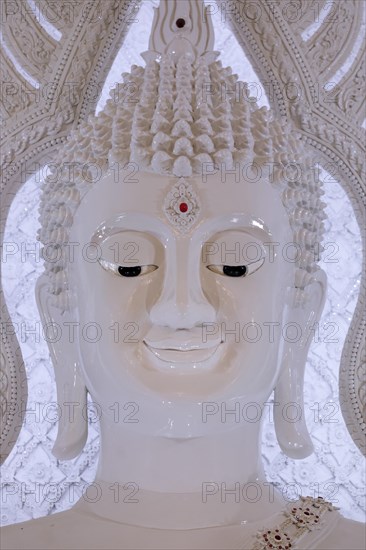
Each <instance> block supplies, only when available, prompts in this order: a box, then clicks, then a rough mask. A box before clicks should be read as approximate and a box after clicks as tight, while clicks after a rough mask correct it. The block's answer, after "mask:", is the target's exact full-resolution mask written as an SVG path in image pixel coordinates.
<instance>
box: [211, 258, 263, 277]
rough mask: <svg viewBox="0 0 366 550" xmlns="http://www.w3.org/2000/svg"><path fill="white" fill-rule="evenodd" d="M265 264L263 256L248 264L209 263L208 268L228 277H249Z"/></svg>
mask: <svg viewBox="0 0 366 550" xmlns="http://www.w3.org/2000/svg"><path fill="white" fill-rule="evenodd" d="M263 264H264V258H261V259H260V260H257V261H256V262H251V263H248V264H246V265H208V266H207V269H209V270H210V271H213V272H214V273H217V274H218V275H226V277H247V276H248V275H252V273H254V272H255V271H257V270H258V269H259V268H260V267H262V265H263Z"/></svg>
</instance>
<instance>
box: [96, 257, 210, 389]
mask: <svg viewBox="0 0 366 550" xmlns="http://www.w3.org/2000/svg"><path fill="white" fill-rule="evenodd" d="M176 256H177V254H176ZM183 257H184V254H183ZM186 257H187V255H186ZM98 267H99V266H98ZM176 276H177V275H176ZM196 280H197V279H196ZM169 282H170V281H169ZM162 284H163V283H162ZM189 288H190V289H191V287H190V286H189ZM195 289H196V290H195ZM168 290H169V289H168ZM193 291H195V294H194V300H193V303H194V305H195V306H197V304H198V308H197V309H199V308H200V307H202V300H200V297H197V285H196V286H194V285H193V290H192V292H193ZM167 296H168V297H171V296H170V294H169V292H167ZM173 300H174V297H173ZM178 301H179V300H178ZM173 303H174V302H173ZM111 305H113V304H112V301H111ZM169 311H172V308H169ZM183 312H184V307H183ZM163 313H164V310H163ZM165 313H166V311H165ZM201 314H202V309H201ZM159 315H160V317H159ZM182 318H183V319H184V322H186V323H187V321H189V322H188V325H189V326H190V325H192V323H194V320H192V319H189V320H188V319H187V317H185V318H184V315H178V316H176V315H175V316H174V317H173V318H169V317H168V318H166V315H162V311H160V312H159V314H158V315H156V316H155V317H154V316H153V319H154V321H155V322H156V323H157V324H159V321H160V322H161V320H162V319H164V322H165V321H166V322H168V325H170V326H171V327H174V328H175V330H176V329H177V328H182V327H181V326H180V325H181V322H182ZM122 319H123V318H122ZM184 330H190V328H187V326H185V327H184ZM154 337H156V336H154ZM160 345H161V344H160ZM175 345H176V346H178V347H179V341H178V342H177V341H176V342H175ZM178 353H184V352H179V351H178ZM164 362H165V363H166V362H167V361H164ZM158 364H159V363H158ZM168 364H169V361H168ZM183 368H184V362H183ZM159 388H160V386H159ZM98 390H99V388H98ZM116 391H117V390H116Z"/></svg>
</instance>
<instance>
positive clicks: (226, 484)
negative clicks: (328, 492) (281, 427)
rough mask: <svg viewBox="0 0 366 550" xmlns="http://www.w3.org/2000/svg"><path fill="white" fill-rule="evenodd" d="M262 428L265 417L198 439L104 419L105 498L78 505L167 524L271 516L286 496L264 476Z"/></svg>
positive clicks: (100, 480) (136, 521)
mask: <svg viewBox="0 0 366 550" xmlns="http://www.w3.org/2000/svg"><path fill="white" fill-rule="evenodd" d="M102 424H103V423H102ZM119 428H121V427H120V426H119ZM259 435H260V425H259V423H253V424H251V423H246V424H245V425H244V426H241V427H240V428H234V429H232V430H230V431H227V432H222V433H220V434H215V435H211V436H207V437H197V438H191V439H168V438H162V437H156V436H154V437H152V436H146V435H142V434H136V433H133V430H131V429H126V428H125V427H124V429H123V428H122V429H119V431H118V433H117V430H116V427H115V426H114V429H113V426H112V425H111V426H105V425H104V426H103V425H102V438H101V441H102V449H101V457H100V462H99V467H98V472H97V476H96V479H95V483H96V484H99V486H100V488H101V490H100V492H101V498H99V499H98V501H97V502H96V503H93V504H90V503H89V504H86V503H85V502H82V501H80V502H79V505H78V506H79V509H80V506H81V508H85V506H86V507H87V509H88V512H92V513H95V514H97V515H98V516H102V517H104V518H106V519H109V520H113V521H119V522H121V523H129V524H133V525H139V526H141V527H155V528H161V529H195V528H203V527H214V526H218V525H232V524H242V523H247V522H254V521H259V520H264V519H266V518H268V517H269V516H271V515H273V514H274V513H277V512H278V511H280V510H281V509H282V507H283V505H284V502H283V500H282V498H281V497H280V496H279V495H278V494H277V492H276V491H275V490H274V488H273V486H271V485H270V484H269V483H268V482H266V480H265V477H264V472H263V467H262V464H261V460H260V454H259ZM108 449H113V453H111V452H109V451H108Z"/></svg>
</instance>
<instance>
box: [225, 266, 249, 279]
mask: <svg viewBox="0 0 366 550" xmlns="http://www.w3.org/2000/svg"><path fill="white" fill-rule="evenodd" d="M223 272H224V275H227V276H228V277H244V275H245V274H246V272H247V268H246V267H245V265H233V266H232V265H224V268H223Z"/></svg>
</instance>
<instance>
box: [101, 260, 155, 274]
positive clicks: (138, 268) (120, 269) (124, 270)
mask: <svg viewBox="0 0 366 550" xmlns="http://www.w3.org/2000/svg"><path fill="white" fill-rule="evenodd" d="M99 263H100V265H101V266H102V268H103V269H105V270H106V271H110V272H111V273H115V275H119V276H120V277H140V276H141V275H147V274H148V273H152V272H153V271H156V269H158V266H157V265H134V266H123V265H117V264H113V263H111V262H107V261H106V260H102V259H100V260H99Z"/></svg>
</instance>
